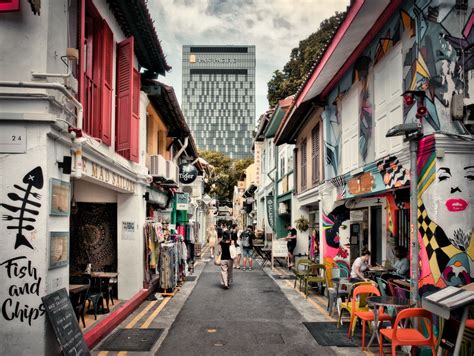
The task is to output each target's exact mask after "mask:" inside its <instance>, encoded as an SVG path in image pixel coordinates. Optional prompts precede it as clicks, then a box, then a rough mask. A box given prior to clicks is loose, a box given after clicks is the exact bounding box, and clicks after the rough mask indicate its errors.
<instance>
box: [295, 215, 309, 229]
mask: <svg viewBox="0 0 474 356" xmlns="http://www.w3.org/2000/svg"><path fill="white" fill-rule="evenodd" d="M295 224H296V228H297V229H298V230H299V231H306V230H308V228H309V221H308V219H306V218H304V217H300V218H299V219H298V220H296V221H295Z"/></svg>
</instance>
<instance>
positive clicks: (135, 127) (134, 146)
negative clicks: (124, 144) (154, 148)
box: [130, 70, 140, 163]
mask: <svg viewBox="0 0 474 356" xmlns="http://www.w3.org/2000/svg"><path fill="white" fill-rule="evenodd" d="M132 98H133V103H132V122H131V126H130V160H131V161H134V162H137V163H138V152H139V139H138V138H139V132H138V131H139V128H140V73H139V72H138V71H137V70H134V71H133V96H132Z"/></svg>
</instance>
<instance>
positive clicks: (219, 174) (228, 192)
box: [199, 151, 253, 201]
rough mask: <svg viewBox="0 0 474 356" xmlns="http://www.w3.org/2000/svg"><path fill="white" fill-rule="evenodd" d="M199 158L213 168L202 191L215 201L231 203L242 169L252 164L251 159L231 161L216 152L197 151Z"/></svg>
mask: <svg viewBox="0 0 474 356" xmlns="http://www.w3.org/2000/svg"><path fill="white" fill-rule="evenodd" d="M199 156H200V157H202V158H204V159H205V160H206V161H207V162H208V163H209V164H211V165H212V166H214V169H213V170H212V172H211V175H210V176H209V177H208V180H207V182H206V184H205V187H204V191H205V192H206V193H207V194H209V195H210V196H211V197H213V198H215V199H217V200H220V201H222V200H228V201H232V198H233V196H232V195H233V194H234V186H235V185H237V181H238V180H239V178H240V175H241V174H242V172H243V171H244V169H246V168H247V167H248V166H249V165H251V164H252V163H253V158H247V159H239V160H232V159H230V158H229V157H227V156H226V155H225V154H223V153H221V152H216V151H199Z"/></svg>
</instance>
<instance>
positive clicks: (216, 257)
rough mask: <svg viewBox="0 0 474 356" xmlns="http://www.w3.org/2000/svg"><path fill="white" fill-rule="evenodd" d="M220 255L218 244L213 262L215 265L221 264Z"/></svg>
mask: <svg viewBox="0 0 474 356" xmlns="http://www.w3.org/2000/svg"><path fill="white" fill-rule="evenodd" d="M221 255H222V250H221V247H220V246H219V247H218V249H217V253H216V254H215V256H214V264H215V265H216V266H220V265H221Z"/></svg>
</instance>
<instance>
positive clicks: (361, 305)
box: [337, 281, 374, 330]
mask: <svg viewBox="0 0 474 356" xmlns="http://www.w3.org/2000/svg"><path fill="white" fill-rule="evenodd" d="M363 285H374V282H372V281H365V282H357V283H354V284H353V285H352V286H351V289H350V290H349V293H348V295H349V298H348V300H347V301H345V302H343V303H341V305H340V311H339V318H338V320H337V326H338V327H339V325H342V312H343V311H344V310H346V311H347V312H348V313H349V315H350V316H351V319H352V300H351V299H352V295H353V293H354V291H355V289H356V288H357V287H358V286H363ZM355 303H356V305H357V308H358V310H359V311H367V310H369V307H368V306H367V296H365V295H361V296H360V298H359V300H358V301H356V302H355ZM349 330H350V328H349Z"/></svg>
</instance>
